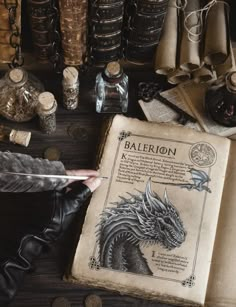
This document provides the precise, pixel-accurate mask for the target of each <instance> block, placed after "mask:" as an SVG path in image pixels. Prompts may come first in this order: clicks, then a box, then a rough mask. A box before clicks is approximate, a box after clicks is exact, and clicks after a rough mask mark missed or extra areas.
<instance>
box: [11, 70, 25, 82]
mask: <svg viewBox="0 0 236 307" xmlns="http://www.w3.org/2000/svg"><path fill="white" fill-rule="evenodd" d="M9 78H10V80H11V81H12V82H14V83H19V82H21V81H22V80H23V78H24V72H23V70H22V69H20V68H14V69H12V70H11V71H10V72H9Z"/></svg>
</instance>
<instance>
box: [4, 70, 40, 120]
mask: <svg viewBox="0 0 236 307" xmlns="http://www.w3.org/2000/svg"><path fill="white" fill-rule="evenodd" d="M43 90H44V86H43V84H42V83H41V82H40V80H39V79H38V78H37V77H35V76H34V75H33V74H31V73H29V72H27V71H26V70H24V69H23V68H14V69H11V70H9V71H8V72H7V73H6V74H5V76H4V77H3V78H2V79H0V114H1V115H2V116H4V117H6V118H7V119H9V120H12V121H16V122H25V121H29V120H31V119H32V118H33V117H34V116H35V115H36V106H37V103H38V96H39V94H40V93H41V92H42V91H43Z"/></svg>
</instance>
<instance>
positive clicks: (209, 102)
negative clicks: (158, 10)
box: [205, 71, 236, 127]
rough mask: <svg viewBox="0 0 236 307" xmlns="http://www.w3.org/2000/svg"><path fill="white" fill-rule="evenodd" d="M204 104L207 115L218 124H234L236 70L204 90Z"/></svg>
mask: <svg viewBox="0 0 236 307" xmlns="http://www.w3.org/2000/svg"><path fill="white" fill-rule="evenodd" d="M205 106H206V110H207V112H208V114H209V116H210V117H211V118H212V119H213V120H214V121H216V122H217V123H219V124H220V125H223V126H227V127H234V126H236V71H234V72H230V73H228V74H227V75H226V76H225V78H224V79H222V80H217V81H216V82H215V83H214V84H212V86H211V87H210V88H209V89H208V91H207V92H206V96H205Z"/></svg>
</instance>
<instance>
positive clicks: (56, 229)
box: [0, 181, 91, 306]
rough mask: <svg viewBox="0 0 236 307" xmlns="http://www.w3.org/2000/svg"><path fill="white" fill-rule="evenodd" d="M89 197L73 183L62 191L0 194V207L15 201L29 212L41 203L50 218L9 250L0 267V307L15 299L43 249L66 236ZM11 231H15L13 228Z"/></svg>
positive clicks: (85, 187)
mask: <svg viewBox="0 0 236 307" xmlns="http://www.w3.org/2000/svg"><path fill="white" fill-rule="evenodd" d="M68 190H69V191H68ZM90 195H91V190H90V189H89V188H88V187H87V185H85V184H83V183H81V182H78V181H77V182H72V183H71V184H70V185H69V186H68V187H67V188H64V189H63V190H62V191H55V190H53V191H47V192H35V193H0V198H1V205H3V206H8V205H9V204H8V203H7V202H9V201H10V202H14V201H15V202H17V203H18V206H20V204H22V202H26V203H27V204H28V207H29V208H31V207H32V205H33V204H35V202H38V203H40V202H41V204H42V202H44V205H46V206H47V204H48V205H50V206H51V209H52V210H51V214H50V217H49V218H48V217H47V218H45V219H44V225H43V227H42V223H41V224H40V223H39V224H40V227H38V228H37V230H36V229H33V230H32V229H31V230H28V229H24V231H23V233H21V234H20V236H21V237H20V238H18V241H17V244H15V246H14V251H13V250H12V249H11V250H10V255H11V256H10V257H9V251H8V255H7V259H5V260H4V261H2V263H1V264H0V306H6V305H7V304H8V303H9V302H10V301H11V300H12V299H13V298H14V296H15V294H16V292H17V290H18V288H19V286H20V285H21V284H22V280H23V278H24V275H25V273H27V272H29V271H30V270H32V264H33V261H34V260H35V258H37V257H38V256H39V255H40V254H41V253H42V250H43V248H44V247H45V246H50V245H51V244H52V243H54V242H55V241H56V240H57V239H58V238H59V237H60V236H61V235H62V234H63V233H64V232H65V230H66V229H67V227H68V226H69V224H70V223H71V221H72V219H73V218H74V217H75V215H76V213H77V212H78V210H79V208H80V207H81V205H82V203H83V202H84V201H85V200H86V199H87V198H88V197H89V196H90ZM30 205H31V207H30ZM39 205H40V204H39ZM45 220H47V221H46V222H45ZM0 223H1V221H0ZM6 225H7V223H6ZM12 227H13V228H14V225H12ZM0 237H1V235H0Z"/></svg>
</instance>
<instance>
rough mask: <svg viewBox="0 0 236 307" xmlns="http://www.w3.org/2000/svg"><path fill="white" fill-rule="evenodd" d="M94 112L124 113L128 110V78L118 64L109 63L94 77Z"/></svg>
mask: <svg viewBox="0 0 236 307" xmlns="http://www.w3.org/2000/svg"><path fill="white" fill-rule="evenodd" d="M95 92H96V111H97V112H98V113H125V112H127V109H128V76H127V75H126V74H125V73H124V72H123V69H122V67H121V66H120V64H119V63H118V62H110V63H108V64H107V65H106V67H105V69H104V71H102V72H101V73H99V74H98V75H97V77H96V87H95Z"/></svg>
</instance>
